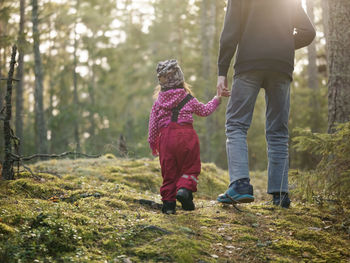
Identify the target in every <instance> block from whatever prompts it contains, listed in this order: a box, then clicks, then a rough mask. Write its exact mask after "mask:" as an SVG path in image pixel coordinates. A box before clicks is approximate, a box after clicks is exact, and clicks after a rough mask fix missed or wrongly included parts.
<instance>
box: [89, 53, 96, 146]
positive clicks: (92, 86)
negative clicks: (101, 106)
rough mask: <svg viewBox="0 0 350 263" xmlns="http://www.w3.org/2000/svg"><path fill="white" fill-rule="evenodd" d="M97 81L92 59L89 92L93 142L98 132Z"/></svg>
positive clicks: (91, 138)
mask: <svg viewBox="0 0 350 263" xmlns="http://www.w3.org/2000/svg"><path fill="white" fill-rule="evenodd" d="M95 82H96V75H95V60H94V59H92V65H91V81H90V83H89V84H88V92H89V98H90V114H89V121H90V128H89V134H90V141H91V142H93V138H94V137H95V132H96V122H95V85H96V83H95Z"/></svg>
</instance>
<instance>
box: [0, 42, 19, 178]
mask: <svg viewBox="0 0 350 263" xmlns="http://www.w3.org/2000/svg"><path fill="white" fill-rule="evenodd" d="M16 53H17V47H16V46H15V45H14V46H13V47H12V55H11V62H10V70H9V73H8V77H7V89H6V96H5V106H6V108H5V120H4V141H5V160H4V165H3V170H2V177H3V178H4V179H5V180H13V179H14V173H13V161H12V156H11V153H12V142H11V140H12V131H11V126H10V121H11V115H12V102H11V99H12V82H13V73H14V71H15V64H16Z"/></svg>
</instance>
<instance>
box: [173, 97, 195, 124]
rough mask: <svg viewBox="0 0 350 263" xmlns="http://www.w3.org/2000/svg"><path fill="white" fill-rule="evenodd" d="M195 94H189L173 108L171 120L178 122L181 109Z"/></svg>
mask: <svg viewBox="0 0 350 263" xmlns="http://www.w3.org/2000/svg"><path fill="white" fill-rule="evenodd" d="M192 98H193V96H192V95H191V94H187V96H186V97H185V98H184V99H183V100H182V101H181V102H180V103H179V104H178V105H177V106H176V107H175V108H173V109H172V113H173V114H172V115H171V121H172V122H177V118H178V117H179V113H180V110H181V109H182V108H183V107H184V106H185V105H186V103H187V102H189V101H190V100H191V99H192Z"/></svg>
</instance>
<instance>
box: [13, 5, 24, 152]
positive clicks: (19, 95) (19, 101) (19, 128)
mask: <svg viewBox="0 0 350 263" xmlns="http://www.w3.org/2000/svg"><path fill="white" fill-rule="evenodd" d="M24 8H25V0H20V21H19V32H18V67H17V79H18V82H17V85H16V122H15V129H16V136H17V137H18V138H19V139H20V141H22V137H23V118H22V112H23V66H24V65H23V61H24V59H23V58H24V50H23V47H24V42H25V39H24ZM18 151H19V152H18V153H19V154H20V153H21V145H19V147H18Z"/></svg>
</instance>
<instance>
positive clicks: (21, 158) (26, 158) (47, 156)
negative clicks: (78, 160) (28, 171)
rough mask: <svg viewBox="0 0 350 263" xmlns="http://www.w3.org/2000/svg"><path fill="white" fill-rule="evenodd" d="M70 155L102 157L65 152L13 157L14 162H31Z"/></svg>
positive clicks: (13, 155)
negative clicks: (36, 159)
mask: <svg viewBox="0 0 350 263" xmlns="http://www.w3.org/2000/svg"><path fill="white" fill-rule="evenodd" d="M68 155H78V156H84V157H87V158H99V157H101V155H100V154H97V155H89V154H85V153H79V152H64V153H61V154H44V153H37V154H33V155H30V156H20V155H17V154H14V153H11V156H12V157H13V159H14V161H15V162H17V161H30V160H32V159H35V158H48V159H49V158H62V157H65V156H68Z"/></svg>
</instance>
